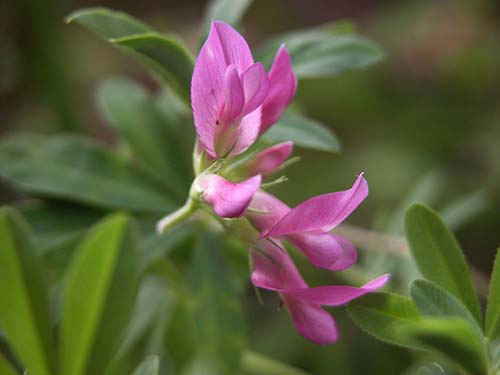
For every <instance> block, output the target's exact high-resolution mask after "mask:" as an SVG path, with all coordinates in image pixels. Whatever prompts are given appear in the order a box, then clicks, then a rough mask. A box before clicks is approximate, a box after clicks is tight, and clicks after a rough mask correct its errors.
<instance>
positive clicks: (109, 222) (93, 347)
mask: <svg viewBox="0 0 500 375" xmlns="http://www.w3.org/2000/svg"><path fill="white" fill-rule="evenodd" d="M133 229H134V228H133V227H132V222H131V220H130V219H129V218H128V217H127V216H126V215H124V214H114V215H110V216H108V217H107V218H105V219H103V220H102V221H101V222H99V223H98V224H96V225H95V226H94V227H93V228H92V229H91V230H90V232H89V233H88V235H87V236H86V238H85V240H84V241H83V242H82V244H81V246H80V248H79V249H78V252H77V254H76V255H75V259H74V260H73V262H72V264H71V266H70V268H69V270H68V274H67V280H66V287H65V291H64V299H63V314H62V316H63V318H62V323H61V346H60V347H61V356H60V360H61V362H60V372H61V373H62V374H100V373H103V372H104V370H105V369H106V367H107V365H108V364H109V362H110V360H111V358H112V356H113V354H114V353H115V351H116V349H117V346H118V344H119V342H120V339H121V337H122V333H123V330H124V328H125V327H126V325H127V323H128V319H129V316H130V314H131V311H132V309H133V306H134V301H135V297H136V292H137V286H138V279H139V263H138V257H137V254H136V248H135V247H136V246H135V233H134V230H133Z"/></svg>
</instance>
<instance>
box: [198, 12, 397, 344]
mask: <svg viewBox="0 0 500 375" xmlns="http://www.w3.org/2000/svg"><path fill="white" fill-rule="evenodd" d="M296 88H297V80H296V77H295V75H294V73H293V70H292V65H291V61H290V56H289V54H288V52H287V50H286V48H285V47H284V46H282V47H280V49H279V50H278V52H277V54H276V57H275V59H274V63H273V65H272V66H271V68H270V70H269V72H267V73H266V71H265V68H264V66H263V65H262V64H261V63H259V62H254V60H253V57H252V53H251V52H250V48H249V47H248V44H247V42H246V41H245V39H244V38H243V37H242V36H241V35H240V34H239V33H238V32H236V31H235V30H234V29H233V28H231V27H230V26H229V25H227V24H225V23H223V22H219V21H215V22H213V23H212V26H211V29H210V33H209V35H208V39H207V41H206V42H205V44H204V45H203V47H202V49H201V51H200V54H199V56H198V58H197V60H196V64H195V68H194V73H193V79H192V83H191V101H192V109H193V115H194V123H195V127H196V133H197V137H198V145H199V152H204V153H205V155H206V158H208V159H209V160H210V161H211V162H213V161H215V160H217V159H224V160H231V159H235V158H237V156H238V155H240V154H242V153H244V152H245V151H246V150H248V148H249V147H250V146H251V145H252V144H253V143H254V142H255V141H256V140H257V138H258V137H259V136H260V135H261V134H262V133H263V132H265V131H266V130H267V129H268V128H269V127H270V126H272V125H273V124H274V123H275V122H276V121H277V120H278V119H279V117H280V116H281V115H282V113H283V112H284V110H285V109H286V107H287V106H288V104H289V103H290V101H291V100H292V98H293V97H294V95H295V91H296ZM292 146H293V144H292V142H284V143H280V144H277V145H274V146H272V147H270V148H267V149H265V150H264V151H261V152H259V153H257V154H251V156H250V157H249V158H247V159H245V160H244V162H243V163H240V164H239V165H240V170H243V172H242V174H244V175H246V176H247V177H248V176H251V177H249V178H247V179H244V180H243V181H241V180H240V181H238V182H232V181H230V180H229V179H228V178H230V177H231V174H230V173H227V175H225V174H224V170H223V169H222V170H220V171H216V172H214V171H211V170H210V168H208V169H207V171H209V172H203V173H201V174H200V175H199V176H198V178H197V185H198V186H197V187H198V189H199V192H200V194H201V197H202V199H203V200H204V201H205V202H206V203H208V204H210V205H211V206H212V208H213V211H214V212H215V213H216V214H217V215H218V216H220V217H221V218H238V217H243V218H244V219H246V220H248V221H249V222H250V223H251V224H252V225H253V226H254V227H255V228H256V229H257V230H258V231H259V233H260V234H259V236H256V238H255V241H254V243H252V244H251V245H250V247H251V249H250V251H251V254H252V259H253V272H252V277H251V280H252V283H253V284H254V285H255V286H257V287H259V288H264V289H268V290H272V291H276V292H278V293H279V294H280V296H281V299H282V301H283V303H284V305H285V307H286V308H287V310H288V311H289V312H290V314H291V316H292V318H293V320H294V323H295V326H296V328H297V330H298V332H299V333H300V334H301V335H303V336H304V337H305V338H307V339H309V340H311V341H313V342H315V343H317V344H321V345H324V344H329V343H332V342H335V341H336V340H337V338H338V333H337V328H336V326H335V321H334V320H333V318H332V317H331V315H330V314H329V313H328V312H327V311H325V310H324V309H323V308H322V306H337V305H341V304H345V303H347V302H348V301H350V300H352V299H354V298H357V297H359V296H361V295H363V294H366V293H369V292H372V291H374V290H376V289H378V288H380V287H382V286H383V285H384V284H385V283H386V282H387V280H388V279H389V275H383V276H381V277H379V278H377V279H375V280H373V281H371V282H369V283H368V284H366V285H364V286H362V287H360V288H356V287H351V286H320V287H309V286H308V285H307V284H306V282H305V281H304V280H303V278H302V277H301V275H300V273H299V271H298V270H297V268H296V266H295V264H294V263H293V261H292V259H291V258H290V256H289V255H288V253H287V252H286V250H285V248H284V246H283V241H288V243H290V244H291V245H293V246H294V247H295V248H297V249H298V250H299V251H301V252H302V253H303V254H304V255H305V256H306V257H307V259H309V261H310V262H311V263H312V264H313V265H315V266H317V267H320V268H325V269H328V270H331V271H340V270H345V269H347V268H349V267H350V266H351V265H353V264H354V263H355V262H356V260H357V253H356V250H355V248H354V246H353V245H352V244H351V243H350V242H349V241H348V240H347V239H345V238H343V237H341V236H339V235H336V234H332V233H330V230H332V229H333V228H335V227H336V226H337V225H338V224H340V223H341V222H342V221H343V220H344V219H346V218H347V217H348V216H349V215H350V214H351V212H353V211H354V210H355V209H356V207H357V206H358V205H359V204H360V203H361V202H362V201H363V200H364V199H365V198H366V196H367V195H368V184H367V182H366V180H365V178H364V177H363V175H362V174H361V175H359V177H358V178H357V179H356V181H355V182H354V184H353V186H352V187H351V188H350V189H349V190H346V191H340V192H334V193H329V194H323V195H319V196H316V197H313V198H311V199H308V200H306V201H305V202H303V203H301V204H299V205H298V206H297V207H295V208H290V207H288V206H287V205H286V204H285V203H283V202H282V201H280V200H279V199H278V198H276V197H274V196H272V195H270V194H268V193H266V192H264V191H263V190H261V183H262V176H265V175H268V174H270V173H272V172H274V171H275V170H276V169H278V168H279V167H281V166H282V165H283V163H284V162H285V161H286V159H287V158H288V157H289V155H290V154H291V152H292ZM257 237H258V238H257Z"/></svg>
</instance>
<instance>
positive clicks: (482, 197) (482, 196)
mask: <svg viewBox="0 0 500 375" xmlns="http://www.w3.org/2000/svg"><path fill="white" fill-rule="evenodd" d="M491 203H492V202H491V198H490V196H489V194H488V191H487V190H486V189H480V190H478V191H475V192H472V193H470V194H467V195H464V196H461V197H458V198H457V199H455V200H454V201H452V202H451V203H449V204H448V205H447V206H446V207H444V208H443V209H442V210H441V217H442V218H443V221H444V222H445V223H446V225H447V226H448V228H450V229H452V230H457V229H458V228H461V227H462V226H463V225H464V224H466V223H468V222H469V221H471V220H472V219H474V218H476V217H478V216H479V214H481V213H482V212H484V211H486V210H487V209H488V208H489V207H491Z"/></svg>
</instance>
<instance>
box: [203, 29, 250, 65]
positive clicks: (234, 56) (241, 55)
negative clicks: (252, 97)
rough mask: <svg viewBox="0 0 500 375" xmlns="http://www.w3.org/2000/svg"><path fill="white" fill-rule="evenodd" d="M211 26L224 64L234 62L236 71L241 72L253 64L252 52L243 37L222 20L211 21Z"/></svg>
mask: <svg viewBox="0 0 500 375" xmlns="http://www.w3.org/2000/svg"><path fill="white" fill-rule="evenodd" d="M212 28H213V29H215V31H216V32H217V36H218V37H219V42H220V48H221V51H222V56H223V59H224V60H223V61H224V63H225V64H226V66H229V65H230V64H234V66H235V67H236V70H237V71H238V73H239V74H240V75H241V74H243V73H244V72H245V71H246V70H247V69H248V68H249V67H250V65H252V64H253V57H252V52H251V51H250V47H249V46H248V43H247V41H246V40H245V38H243V37H242V36H241V34H240V33H238V32H237V31H236V30H235V29H233V28H232V27H231V26H229V25H228V24H227V23H224V22H222V21H214V22H212ZM211 31H212V30H210V32H211Z"/></svg>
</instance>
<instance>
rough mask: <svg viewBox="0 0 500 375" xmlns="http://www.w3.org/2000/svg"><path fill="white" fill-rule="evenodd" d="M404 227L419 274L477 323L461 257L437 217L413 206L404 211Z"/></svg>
mask: <svg viewBox="0 0 500 375" xmlns="http://www.w3.org/2000/svg"><path fill="white" fill-rule="evenodd" d="M405 228H406V237H407V239H408V242H409V245H410V250H411V252H412V254H413V258H414V259H415V261H416V263H417V266H418V268H419V270H420V272H421V273H422V275H423V276H424V277H425V278H426V279H429V280H430V281H433V282H434V283H436V284H437V285H439V286H441V287H443V288H444V289H446V290H447V291H449V292H450V293H451V294H453V295H454V296H456V297H457V298H458V299H460V300H461V301H462V302H463V303H464V305H465V306H467V308H468V309H469V311H470V312H471V313H472V315H473V316H474V317H475V318H476V320H477V321H478V322H479V323H480V322H481V321H482V319H481V311H480V309H479V303H478V300H477V296H476V292H475V291H474V287H473V285H472V280H471V277H470V272H469V268H468V266H467V263H466V261H465V257H464V254H463V253H462V251H461V250H460V247H459V245H458V243H457V241H456V240H455V238H454V237H453V235H452V234H451V233H450V231H449V230H448V229H447V228H446V226H445V224H444V223H443V221H442V220H441V218H440V217H439V216H438V214H436V213H435V212H434V211H433V210H431V209H430V208H428V207H426V206H424V205H422V204H418V203H417V204H414V205H412V206H411V207H410V208H409V209H408V211H407V212H406V220H405Z"/></svg>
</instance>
